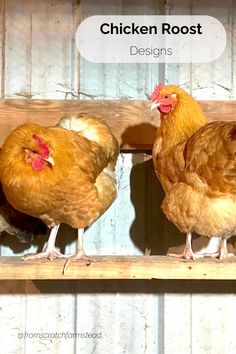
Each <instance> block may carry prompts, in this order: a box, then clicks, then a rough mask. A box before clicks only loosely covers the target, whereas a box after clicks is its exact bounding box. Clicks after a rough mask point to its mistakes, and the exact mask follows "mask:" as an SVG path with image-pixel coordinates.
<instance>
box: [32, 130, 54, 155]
mask: <svg viewBox="0 0 236 354" xmlns="http://www.w3.org/2000/svg"><path fill="white" fill-rule="evenodd" d="M32 137H33V139H34V141H35V142H36V143H37V144H38V146H39V148H40V153H41V155H42V157H49V154H50V151H49V148H48V146H47V144H46V143H45V142H44V141H43V139H42V138H40V136H38V135H37V134H33V135H32Z"/></svg>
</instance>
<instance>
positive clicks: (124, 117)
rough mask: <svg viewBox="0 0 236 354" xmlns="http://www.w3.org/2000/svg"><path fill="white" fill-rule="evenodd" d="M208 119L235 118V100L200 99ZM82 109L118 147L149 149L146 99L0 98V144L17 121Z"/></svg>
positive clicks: (52, 118)
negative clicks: (103, 127)
mask: <svg viewBox="0 0 236 354" xmlns="http://www.w3.org/2000/svg"><path fill="white" fill-rule="evenodd" d="M200 104H201V105H202V108H203V110H204V111H205V112H206V115H207V117H208V118H209V120H234V119H236V101H201V102H200ZM78 112H85V113H88V114H91V115H95V116H97V117H99V118H101V119H103V120H105V121H106V122H107V123H108V124H109V126H110V127H111V129H112V131H113V133H114V134H115V136H116V137H117V139H118V140H119V143H120V146H121V149H122V150H143V151H147V150H149V151H150V150H151V148H152V144H153V141H154V139H155V133H156V126H157V125H158V123H159V114H158V111H153V112H151V110H150V102H149V101H128V100H122V101H110V100H103V101H99V100H91V101H77V100H68V101H63V100H23V99H22V100H18V99H9V100H0V144H2V141H3V139H4V138H5V137H6V135H7V134H9V132H10V131H11V130H12V129H13V128H14V127H16V126H17V125H19V124H22V123H25V122H36V123H39V124H43V125H54V124H56V123H57V122H58V120H59V119H60V118H61V117H63V116H64V115H71V114H76V113H78Z"/></svg>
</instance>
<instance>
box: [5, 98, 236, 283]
mask: <svg viewBox="0 0 236 354" xmlns="http://www.w3.org/2000/svg"><path fill="white" fill-rule="evenodd" d="M200 104H201V106H202V108H203V110H204V112H205V113H206V116H207V117H208V119H209V120H235V119H236V102H235V101H201V102H200ZM77 112H84V113H85V114H91V115H95V116H97V117H100V118H101V119H103V120H105V121H106V122H107V123H108V125H109V126H110V127H111V129H112V131H113V133H114V135H115V136H116V137H117V139H118V141H119V143H120V147H121V150H122V151H130V152H137V151H146V152H150V151H151V148H152V143H153V141H154V138H155V131H156V126H157V125H158V122H159V117H158V114H157V112H151V111H150V102H148V101H125V100H124V101H109V100H107V101H97V100H96V101H95V100H94V101H77V100H73V101H62V100H13V99H11V100H0V144H2V142H3V140H4V138H5V137H6V136H7V135H8V134H9V132H10V131H11V130H12V129H13V128H15V127H16V126H17V125H19V124H22V123H26V122H34V123H39V124H42V125H55V124H56V123H57V122H58V121H59V119H60V118H61V117H63V116H65V115H71V114H76V113H77ZM94 258H95V259H96V260H97V263H93V264H92V265H90V266H89V267H86V266H85V265H84V264H83V263H82V262H74V263H73V264H71V265H70V267H69V269H68V270H67V271H66V273H65V274H64V275H63V274H62V266H63V262H64V261H63V260H55V261H53V262H50V261H37V262H35V263H32V262H22V263H21V264H20V261H19V257H0V269H1V270H0V279H9V280H13V279H44V280H45V279H228V280H229V279H231V280H232V279H236V262H235V261H232V260H230V259H229V260H226V261H218V260H203V261H197V262H194V261H185V260H176V259H172V258H168V257H165V256H138V257H137V256H127V257H125V256H104V257H94Z"/></svg>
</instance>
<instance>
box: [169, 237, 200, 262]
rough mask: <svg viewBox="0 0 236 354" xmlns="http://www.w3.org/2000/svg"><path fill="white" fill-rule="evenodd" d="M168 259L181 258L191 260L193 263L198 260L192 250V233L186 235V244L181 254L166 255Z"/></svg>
mask: <svg viewBox="0 0 236 354" xmlns="http://www.w3.org/2000/svg"><path fill="white" fill-rule="evenodd" d="M167 256H168V257H175V258H183V259H193V260H194V261H195V260H197V258H199V257H198V256H196V255H195V254H194V253H193V250H192V233H191V232H188V233H187V235H186V242H185V247H184V251H183V253H181V254H179V253H167Z"/></svg>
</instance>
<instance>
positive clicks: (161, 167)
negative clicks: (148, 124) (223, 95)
mask: <svg viewBox="0 0 236 354" xmlns="http://www.w3.org/2000/svg"><path fill="white" fill-rule="evenodd" d="M151 100H152V101H153V103H152V107H151V108H152V109H155V108H158V109H159V110H160V113H161V124H160V127H159V128H158V129H157V135H156V140H155V142H154V145H153V153H152V154H153V163H154V169H155V172H156V174H157V176H158V178H159V179H160V182H161V184H162V186H163V189H164V192H165V198H164V201H163V203H162V210H163V211H164V213H165V215H166V216H167V218H168V219H169V220H170V221H171V222H172V223H174V224H175V225H176V226H177V228H178V229H179V230H180V231H181V232H183V233H185V234H186V244H185V249H184V251H183V254H179V255H176V254H170V255H171V256H176V257H181V258H186V259H197V258H198V256H197V255H196V254H194V253H193V251H192V245H191V238H192V233H193V232H196V233H198V234H199V235H202V236H205V237H214V236H218V237H220V238H221V241H220V247H219V251H217V252H216V253H215V254H208V255H207V256H213V257H219V258H220V259H223V258H226V257H228V256H229V255H230V254H228V251H227V239H228V238H229V237H231V236H232V235H234V234H235V233H236V121H235V122H234V121H232V122H224V121H215V122H211V123H208V122H207V119H206V117H205V116H204V114H203V112H202V110H201V108H200V106H199V104H198V103H197V102H196V101H195V100H194V99H193V98H192V97H191V96H190V95H189V94H187V93H186V92H185V91H184V90H182V89H181V88H180V87H178V86H175V85H168V86H163V85H158V86H156V87H155V89H154V91H153V93H152V95H151Z"/></svg>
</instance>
